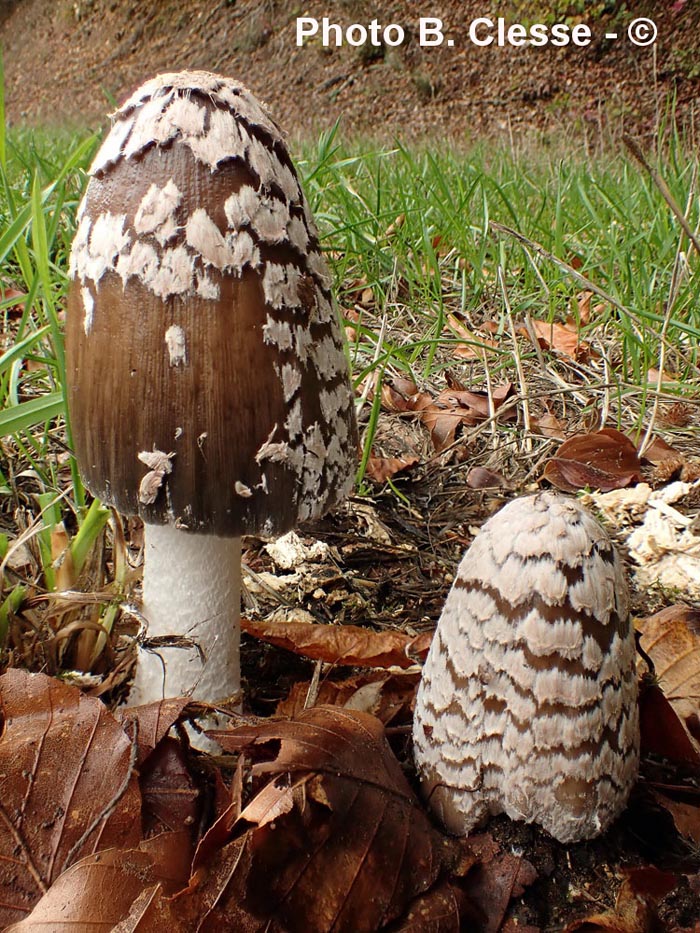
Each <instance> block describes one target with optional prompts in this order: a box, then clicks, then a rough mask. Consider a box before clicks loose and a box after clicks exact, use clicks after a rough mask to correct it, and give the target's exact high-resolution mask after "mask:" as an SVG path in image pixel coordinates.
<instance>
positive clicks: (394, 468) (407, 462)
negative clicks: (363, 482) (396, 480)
mask: <svg viewBox="0 0 700 933" xmlns="http://www.w3.org/2000/svg"><path fill="white" fill-rule="evenodd" d="M418 462H419V458H418V457H414V456H411V457H375V456H371V457H370V458H369V460H368V461H367V467H366V469H365V475H366V476H368V477H369V478H370V479H371V480H372V481H373V482H375V483H382V484H383V483H386V481H387V480H388V479H391V478H392V477H394V476H396V474H397V473H405V472H407V471H408V470H410V469H411V468H412V467H414V466H415V465H416V464H417V463H418Z"/></svg>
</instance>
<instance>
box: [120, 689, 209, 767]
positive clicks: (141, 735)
mask: <svg viewBox="0 0 700 933" xmlns="http://www.w3.org/2000/svg"><path fill="white" fill-rule="evenodd" d="M191 703H192V701H191V700H190V699H188V698H187V697H173V698H170V699H167V700H158V701H157V702H156V703H146V704H145V705H144V706H130V707H126V708H124V709H119V710H117V712H116V714H115V715H116V718H117V719H118V720H119V722H121V724H122V726H123V728H124V730H125V732H127V734H128V735H133V736H134V740H135V742H136V743H137V745H138V758H137V764H138V765H139V766H140V765H142V764H143V762H144V761H145V760H146V758H147V757H148V756H149V755H150V754H151V752H152V751H153V749H154V748H155V747H156V745H158V743H159V742H160V741H161V739H163V738H164V737H165V736H166V735H167V734H168V732H169V731H170V729H171V728H172V727H173V726H174V725H175V723H176V722H177V721H178V720H179V719H181V718H182V715H183V713H184V711H185V709H186V708H187V707H188V706H189V705H190V704H191Z"/></svg>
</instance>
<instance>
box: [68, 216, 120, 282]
mask: <svg viewBox="0 0 700 933" xmlns="http://www.w3.org/2000/svg"><path fill="white" fill-rule="evenodd" d="M125 223H126V214H112V213H110V212H109V211H107V212H106V213H104V214H100V216H99V217H98V218H97V220H96V221H95V223H94V224H93V225H92V229H91V231H90V239H89V243H88V246H87V250H83V252H82V254H81V253H79V254H78V259H77V262H78V269H77V272H78V275H79V276H80V279H81V281H85V279H92V281H93V282H94V283H95V284H96V285H97V284H98V282H99V281H100V279H101V278H102V276H103V275H104V274H105V272H109V271H111V270H113V269H114V266H115V262H116V259H117V256H118V255H119V253H120V252H121V250H123V249H124V248H125V247H127V246H128V245H129V243H130V241H131V237H130V236H129V232H128V231H127V230H124V224H125Z"/></svg>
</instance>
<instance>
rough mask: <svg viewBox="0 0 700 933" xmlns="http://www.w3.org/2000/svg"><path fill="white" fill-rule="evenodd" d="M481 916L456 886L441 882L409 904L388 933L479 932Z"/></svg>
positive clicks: (482, 918)
mask: <svg viewBox="0 0 700 933" xmlns="http://www.w3.org/2000/svg"><path fill="white" fill-rule="evenodd" d="M484 921H485V918H484V915H483V913H482V912H481V910H480V909H479V907H478V906H477V905H476V904H475V903H474V902H473V901H472V900H471V898H470V897H469V895H468V894H467V893H466V891H464V890H463V888H462V886H461V885H460V884H457V883H454V882H449V881H444V882H442V883H441V884H438V885H436V886H435V887H434V888H431V889H430V890H429V891H428V892H427V893H426V894H421V895H420V896H419V897H417V898H416V899H415V901H413V903H412V904H411V906H410V907H409V910H408V913H407V914H406V915H405V917H404V918H403V920H402V921H400V923H399V924H398V925H397V926H394V927H392V933H459V931H460V930H483V929H484Z"/></svg>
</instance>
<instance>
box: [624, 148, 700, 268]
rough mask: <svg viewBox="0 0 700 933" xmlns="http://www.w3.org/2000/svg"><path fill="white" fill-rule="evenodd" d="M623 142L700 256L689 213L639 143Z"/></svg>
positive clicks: (699, 246)
mask: <svg viewBox="0 0 700 933" xmlns="http://www.w3.org/2000/svg"><path fill="white" fill-rule="evenodd" d="M622 141H623V143H624V144H625V145H626V146H627V148H628V149H629V151H630V152H631V153H632V155H633V156H634V157H635V159H636V160H637V162H639V164H640V165H641V166H642V168H644V169H646V170H647V172H649V174H650V175H651V178H652V181H653V182H654V184H655V185H656V187H657V188H658V189H659V193H660V194H661V196H662V197H663V199H664V201H665V202H666V203H667V204H668V206H669V207H670V208H671V210H672V211H673V213H674V214H675V215H676V218H677V220H678V223H679V224H680V225H681V227H682V228H683V231H684V232H685V235H686V236H687V237H688V239H689V240H690V242H691V243H692V244H693V246H694V247H695V251H696V252H697V253H699V254H700V240H699V239H698V238H697V236H696V235H695V233H694V232H693V228H692V227H691V226H690V224H689V223H688V220H687V218H686V216H685V215H686V213H687V211H682V210H681V209H680V207H679V206H678V202H677V201H676V199H675V198H674V197H673V195H672V194H671V190H670V188H669V187H668V185H667V184H666V181H665V180H664V179H663V178H662V177H661V175H659V173H658V172H657V171H656V169H655V168H654V166H653V165H650V164H649V163H648V162H647V160H646V158H645V156H644V153H643V152H642V150H641V147H640V145H639V143H638V142H637V141H636V140H634V139H632V137H631V136H623V137H622Z"/></svg>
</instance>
